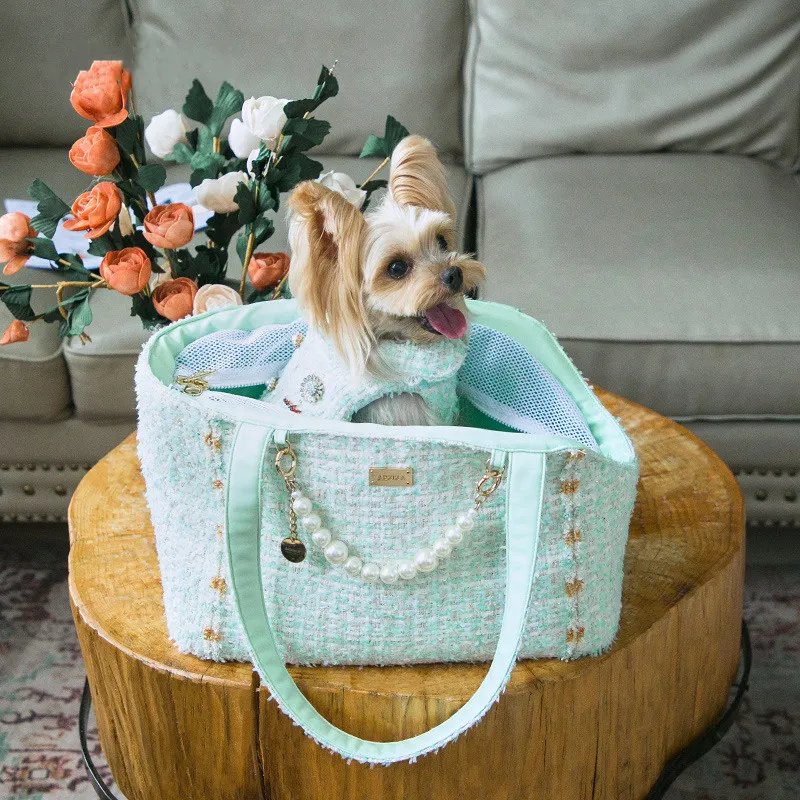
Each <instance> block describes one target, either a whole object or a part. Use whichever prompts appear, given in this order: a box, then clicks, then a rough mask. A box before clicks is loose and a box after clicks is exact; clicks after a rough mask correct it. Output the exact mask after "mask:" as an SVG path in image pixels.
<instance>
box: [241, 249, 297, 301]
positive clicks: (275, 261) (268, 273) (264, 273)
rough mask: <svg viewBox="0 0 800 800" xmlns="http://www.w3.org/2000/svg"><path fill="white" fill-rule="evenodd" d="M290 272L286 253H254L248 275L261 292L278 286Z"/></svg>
mask: <svg viewBox="0 0 800 800" xmlns="http://www.w3.org/2000/svg"><path fill="white" fill-rule="evenodd" d="M288 271H289V256H287V255H286V253H253V255H252V257H251V258H250V263H249V264H248V265H247V275H248V276H249V278H250V283H252V284H253V288H254V289H256V290H257V291H259V292H262V291H265V290H266V289H272V288H274V287H275V286H277V285H278V284H279V283H280V282H281V281H282V280H283V278H284V277H285V276H286V273H287V272H288Z"/></svg>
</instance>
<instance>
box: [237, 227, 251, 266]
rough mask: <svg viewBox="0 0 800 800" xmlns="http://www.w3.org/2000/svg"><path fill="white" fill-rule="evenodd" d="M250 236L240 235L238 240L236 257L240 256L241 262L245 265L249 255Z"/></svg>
mask: <svg viewBox="0 0 800 800" xmlns="http://www.w3.org/2000/svg"><path fill="white" fill-rule="evenodd" d="M248 238H249V237H248V235H247V234H246V233H240V234H239V236H238V237H237V239H236V255H237V256H239V261H241V262H242V264H244V257H245V256H246V255H247V240H248Z"/></svg>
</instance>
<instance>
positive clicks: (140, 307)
mask: <svg viewBox="0 0 800 800" xmlns="http://www.w3.org/2000/svg"><path fill="white" fill-rule="evenodd" d="M131 316H132V317H139V319H141V320H142V324H143V325H144V326H145V328H149V327H152V325H153V323H158V322H167V320H166V319H164V317H162V316H161V315H160V314H159V313H158V311H156V307H155V306H154V305H153V298H152V297H151V296H150V295H143V294H135V295H133V296H132V297H131Z"/></svg>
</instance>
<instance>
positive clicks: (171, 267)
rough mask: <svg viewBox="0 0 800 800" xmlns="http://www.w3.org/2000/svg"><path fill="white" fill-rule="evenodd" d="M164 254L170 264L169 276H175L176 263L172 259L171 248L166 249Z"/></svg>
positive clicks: (172, 277) (171, 277)
mask: <svg viewBox="0 0 800 800" xmlns="http://www.w3.org/2000/svg"><path fill="white" fill-rule="evenodd" d="M164 255H165V256H166V257H167V264H169V270H168V272H169V277H170V279H174V278H175V264H174V263H173V261H172V253H171V252H170V251H169V250H166V249H165V250H164Z"/></svg>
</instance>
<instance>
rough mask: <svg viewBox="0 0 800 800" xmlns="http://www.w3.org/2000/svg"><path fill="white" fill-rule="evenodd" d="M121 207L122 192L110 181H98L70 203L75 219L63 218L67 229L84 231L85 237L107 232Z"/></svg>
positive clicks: (94, 237)
mask: <svg viewBox="0 0 800 800" xmlns="http://www.w3.org/2000/svg"><path fill="white" fill-rule="evenodd" d="M121 208H122V192H120V190H119V189H117V187H116V186H115V185H114V184H113V183H111V182H110V181H103V183H98V184H97V185H96V186H94V187H93V188H92V190H91V191H89V192H84V193H83V194H82V195H80V197H78V198H77V200H75V202H74V203H73V204H72V215H73V216H74V217H75V219H66V220H64V227H65V228H66V229H67V230H68V231H86V238H87V239H97V237H98V236H102V235H103V234H104V233H107V232H108V230H109V229H110V228H111V226H112V225H113V224H114V221H115V220H116V218H117V217H118V216H119V212H120V209H121Z"/></svg>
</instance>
